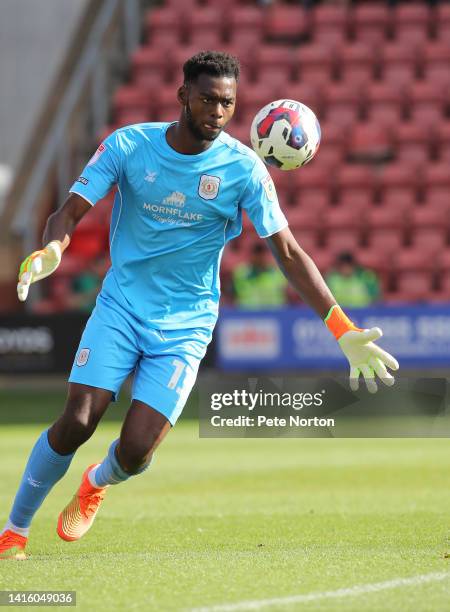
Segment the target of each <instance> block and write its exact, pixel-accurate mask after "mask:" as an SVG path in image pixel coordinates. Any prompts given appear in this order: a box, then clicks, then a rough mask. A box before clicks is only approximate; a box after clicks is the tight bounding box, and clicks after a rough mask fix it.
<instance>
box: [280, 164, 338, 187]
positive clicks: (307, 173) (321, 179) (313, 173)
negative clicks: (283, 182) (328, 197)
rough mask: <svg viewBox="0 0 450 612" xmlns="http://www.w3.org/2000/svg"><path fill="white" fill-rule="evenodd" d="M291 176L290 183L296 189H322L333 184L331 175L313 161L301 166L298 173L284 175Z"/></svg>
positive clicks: (326, 169) (327, 170)
mask: <svg viewBox="0 0 450 612" xmlns="http://www.w3.org/2000/svg"><path fill="white" fill-rule="evenodd" d="M286 174H289V175H292V177H291V181H292V184H293V185H294V186H295V188H296V189H300V190H302V189H322V188H324V187H330V186H331V185H332V184H333V178H334V177H333V173H330V171H329V169H328V168H326V167H323V166H321V165H320V164H317V163H316V160H313V161H312V162H310V163H309V164H307V165H306V166H303V168H301V170H299V171H298V172H289V173H286Z"/></svg>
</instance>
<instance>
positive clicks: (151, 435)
mask: <svg viewBox="0 0 450 612" xmlns="http://www.w3.org/2000/svg"><path fill="white" fill-rule="evenodd" d="M183 70H184V83H183V85H182V86H181V87H180V88H179V90H178V100H179V103H180V109H181V112H180V117H179V121H178V122H175V123H171V124H167V123H165V124H162V123H145V124H139V125H135V126H129V127H125V128H122V129H119V130H117V131H116V132H114V133H113V134H112V135H111V136H109V137H108V138H107V139H106V140H105V142H104V143H103V144H102V145H100V147H99V148H98V149H97V152H96V153H95V154H94V156H93V157H92V159H91V160H90V161H89V162H88V164H87V166H86V167H85V169H84V171H83V173H82V175H81V176H80V177H79V178H78V179H77V181H75V183H74V185H73V186H72V188H71V190H70V192H71V193H70V196H69V198H68V199H67V200H66V202H65V203H64V205H63V206H62V207H61V208H60V209H59V210H58V211H57V212H55V213H54V214H53V215H51V217H50V218H49V220H48V222H47V226H46V230H45V234H44V244H45V245H46V246H45V248H44V249H43V250H41V251H36V252H35V253H33V254H32V255H30V256H29V257H28V258H27V259H26V260H25V261H24V263H23V264H22V266H21V268H20V275H19V284H18V295H19V299H21V300H25V299H26V298H27V294H28V292H29V290H30V285H31V284H32V283H34V282H36V281H39V280H40V279H42V278H45V277H46V276H48V275H49V274H51V273H52V272H54V271H55V270H56V268H57V267H58V265H59V262H60V261H61V256H62V254H63V252H64V250H65V249H66V247H67V246H68V244H69V242H70V237H71V235H72V232H73V230H74V229H75V227H76V225H77V223H78V222H79V221H80V219H81V218H82V217H83V216H84V215H85V214H86V213H88V211H89V210H90V208H91V207H92V206H95V204H96V202H98V201H99V200H100V199H101V198H103V197H104V196H105V195H106V194H107V193H108V192H109V191H110V189H111V188H112V187H113V186H114V185H117V195H116V198H115V201H114V206H113V210H112V215H111V233H110V252H111V262H112V265H111V268H110V269H109V271H108V273H107V275H106V277H105V280H104V282H103V286H102V289H101V291H100V294H99V296H98V298H97V303H96V307H95V309H94V311H93V313H92V315H91V317H90V319H89V321H88V323H87V325H86V328H85V330H84V333H83V335H82V338H81V342H80V345H79V348H78V351H77V353H76V355H75V360H74V364H73V367H72V371H71V373H70V377H69V389H68V397H67V401H66V406H65V409H64V411H63V413H62V414H61V416H60V417H59V418H58V419H57V421H56V422H55V423H54V424H53V425H52V426H51V427H50V428H49V429H48V430H47V431H44V432H43V433H42V434H41V436H40V437H39V438H38V440H37V442H36V444H35V446H34V448H33V449H32V451H31V454H30V457H29V459H28V463H27V465H26V468H25V472H24V475H23V478H22V481H21V483H20V485H19V489H18V491H17V494H16V497H15V500H14V504H13V507H12V510H11V513H10V515H9V518H8V520H7V523H6V525H5V527H4V530H3V532H2V534H1V535H0V556H3V557H5V558H15V559H18V558H24V557H25V556H26V553H25V547H26V544H27V539H28V534H29V529H30V524H31V521H32V519H33V517H34V515H35V513H36V512H37V510H38V508H39V507H40V505H41V504H42V502H43V500H44V499H45V497H46V496H47V494H48V493H49V491H50V490H51V488H52V487H53V486H54V485H55V483H56V482H58V480H60V479H61V478H62V477H63V476H64V474H65V473H66V471H67V469H68V468H69V465H70V462H71V460H72V458H73V455H74V453H75V452H76V450H77V449H78V448H79V447H80V446H81V445H82V444H83V443H84V442H86V441H87V440H88V439H89V438H90V436H91V435H92V434H93V433H94V431H95V428H96V426H97V424H98V422H99V421H100V419H101V417H102V415H103V414H104V412H105V410H106V409H107V407H108V405H109V403H110V402H111V401H113V400H115V398H116V396H117V394H118V392H119V389H120V387H121V385H122V383H123V381H124V380H125V379H126V377H127V376H128V375H129V374H131V373H132V374H133V388H132V401H131V405H130V408H129V410H128V412H127V415H126V417H125V420H124V423H123V426H122V429H121V433H120V437H119V438H118V439H117V440H115V441H113V442H112V444H111V446H110V448H109V450H108V452H107V453H106V456H105V457H104V459H103V460H101V461H100V462H99V463H97V464H94V465H92V466H89V467H88V468H87V469H86V470H85V472H84V474H83V476H82V480H81V485H80V487H79V489H78V491H77V492H76V494H75V495H74V497H73V499H72V500H71V501H70V502H69V504H68V505H67V506H66V507H65V508H64V509H63V510H62V512H61V514H60V515H59V518H58V521H57V533H58V535H59V536H60V537H61V538H62V539H63V540H65V541H73V540H78V539H79V538H81V537H82V536H83V535H84V534H85V533H86V532H87V531H88V529H89V528H90V527H91V525H92V523H93V521H94V518H95V516H96V513H97V511H98V509H99V507H100V505H101V503H102V500H103V498H104V496H105V493H106V491H107V488H108V486H110V485H117V484H119V483H122V482H124V481H126V480H127V479H129V478H130V477H133V476H135V475H137V474H141V473H142V472H143V471H144V470H146V469H147V468H148V467H149V465H150V462H151V458H152V455H153V453H154V451H155V449H156V448H157V446H158V444H159V443H160V442H161V440H162V439H163V438H164V436H165V435H166V433H167V432H168V431H169V430H170V428H171V426H173V425H175V423H176V421H177V419H178V417H179V415H180V413H181V411H182V409H183V407H184V404H185V402H186V400H187V397H188V395H189V393H190V391H191V389H192V386H193V384H194V382H195V379H196V375H197V370H198V366H199V363H200V361H201V359H202V358H203V356H204V354H205V352H206V348H207V345H208V343H209V342H210V340H211V334H212V330H213V328H214V325H215V323H216V319H217V314H218V302H219V294H220V291H219V281H218V278H219V262H220V258H221V255H222V251H223V248H224V246H225V244H226V243H227V242H228V241H229V240H231V239H232V238H234V237H236V236H237V235H239V233H240V232H241V229H242V211H243V210H245V211H246V212H247V214H248V216H249V217H250V219H251V221H252V223H253V225H254V226H255V228H256V230H257V232H258V234H259V236H260V237H261V238H263V239H264V240H266V242H267V244H268V245H269V247H270V248H271V250H272V252H273V254H274V256H275V258H276V260H277V262H278V264H279V266H280V268H281V270H282V272H283V273H284V274H285V276H286V278H287V279H288V281H289V282H290V283H291V285H292V286H293V287H294V288H295V289H296V290H297V291H298V293H299V294H300V295H301V297H302V298H303V300H304V301H305V302H306V303H308V304H309V305H310V306H311V307H312V308H313V309H314V310H315V311H316V312H317V314H318V315H319V316H320V317H321V318H322V319H323V320H324V321H325V324H326V326H327V327H328V329H329V330H330V332H331V333H332V334H333V336H334V337H335V338H336V340H337V342H338V343H339V345H340V347H341V349H342V351H343V353H344V355H345V356H346V357H347V359H348V361H349V364H350V382H351V386H352V388H353V389H356V388H357V385H358V379H359V377H360V374H362V375H363V377H364V378H365V380H366V383H367V387H368V389H369V391H371V392H373V391H376V388H377V383H376V380H375V377H376V376H378V377H379V378H380V379H381V380H382V381H383V382H384V383H385V384H387V385H391V384H393V382H394V379H393V377H392V375H391V374H390V373H389V372H388V370H387V368H390V369H392V370H396V369H397V368H398V364H397V362H396V360H395V359H394V358H393V357H392V356H391V355H389V354H388V353H386V352H385V351H383V350H382V349H381V348H380V347H379V346H377V345H376V344H375V343H374V341H376V340H377V339H378V338H380V336H381V331H380V330H379V329H378V328H373V329H367V330H361V329H358V328H357V327H356V326H355V325H354V324H353V323H352V322H351V321H350V320H349V319H348V318H347V316H346V315H345V314H344V312H343V311H342V310H341V308H339V306H338V305H337V304H336V301H335V299H334V298H333V295H332V294H331V293H330V291H329V289H328V287H327V286H326V284H325V282H324V280H323V279H322V277H321V275H320V273H319V271H318V269H317V267H316V266H315V264H314V262H313V261H312V260H311V258H310V257H309V256H308V255H307V254H306V253H305V252H304V251H303V250H302V249H301V247H300V246H299V245H298V244H297V242H296V240H295V239H294V237H293V235H292V234H291V232H290V230H289V228H288V223H287V221H286V218H285V216H284V215H283V213H282V211H281V209H280V206H279V204H278V200H277V196H276V193H275V189H274V187H273V183H272V180H271V178H270V176H269V175H268V173H267V170H266V168H265V166H264V164H263V163H262V162H261V161H260V160H259V158H258V157H257V156H256V154H255V153H254V152H253V151H251V150H250V149H249V148H248V147H245V146H244V145H242V144H241V143H239V142H238V141H236V140H235V139H233V138H231V137H230V136H228V135H227V134H225V133H223V129H224V128H225V126H226V124H227V123H228V121H229V120H230V119H231V118H232V116H233V113H234V108H235V101H236V87H237V81H238V77H239V64H238V62H237V60H236V58H234V57H232V56H230V55H228V54H226V53H218V52H202V53H200V54H198V55H196V56H194V57H192V58H191V59H190V60H188V61H187V62H186V64H185V65H184V67H183Z"/></svg>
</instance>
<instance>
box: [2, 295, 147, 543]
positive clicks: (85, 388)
mask: <svg viewBox="0 0 450 612" xmlns="http://www.w3.org/2000/svg"><path fill="white" fill-rule="evenodd" d="M138 357H139V350H138V348H137V342H136V334H135V332H134V329H133V327H132V325H131V324H130V321H129V316H128V314H127V313H124V312H123V311H121V310H120V308H118V307H116V306H114V307H112V306H111V304H110V303H109V302H108V301H106V300H102V299H101V297H99V299H98V301H97V306H96V308H95V310H94V312H93V314H92V316H91V317H90V319H89V321H88V323H87V325H86V328H85V330H84V332H83V336H82V338H81V341H80V346H79V349H78V351H77V354H76V357H75V361H74V364H73V367H72V371H71V374H70V378H69V381H70V383H71V384H70V386H69V397H68V400H67V405H66V409H65V410H64V413H63V414H62V415H61V417H60V418H59V419H58V420H57V422H56V423H55V424H54V425H53V426H52V427H51V428H50V430H49V432H48V433H47V432H44V433H43V434H42V435H41V436H40V438H39V440H38V442H37V443H36V446H35V448H34V449H33V451H32V454H31V457H30V460H29V462H28V464H27V468H26V470H25V473H24V477H23V479H22V483H21V486H20V488H19V493H18V496H17V498H16V502H17V503H16V502H15V504H14V507H13V512H12V514H11V518H10V522H8V524H7V526H6V530H7V531H10V529H9V528H10V527H11V526H13V531H14V529H15V532H16V533H17V535H20V536H22V537H26V536H27V535H28V529H29V524H30V521H31V518H32V516H33V515H34V513H35V512H36V510H37V509H38V508H39V506H40V504H41V503H42V501H43V499H44V498H45V496H46V495H47V493H48V492H49V490H50V488H51V487H52V486H53V484H55V482H57V481H58V480H59V479H60V478H62V476H63V475H64V474H65V473H66V471H67V469H68V467H69V465H70V462H71V460H72V457H73V454H74V452H75V450H76V449H77V448H78V446H80V444H82V443H83V442H85V441H86V440H87V439H88V438H89V437H90V436H91V435H92V433H93V432H94V430H95V427H96V425H97V423H98V421H99V420H100V418H101V416H102V415H103V413H104V411H105V410H106V407H107V406H108V404H109V402H110V401H111V399H112V398H115V396H116V394H117V392H118V390H119V389H120V386H121V385H122V383H123V381H124V380H125V378H126V377H127V375H128V374H129V373H130V372H131V371H132V370H133V369H134V367H135V365H136V361H137V359H138ZM36 465H38V466H39V469H37V468H36ZM46 465H49V466H50V471H51V475H50V476H48V475H47V474H46V473H44V472H45V466H46ZM31 466H33V469H30V468H31ZM42 466H44V467H42ZM30 474H31V478H29V476H30ZM22 493H24V494H23V495H22ZM30 500H32V501H31V502H30ZM16 508H17V509H18V512H16V511H15V509H16ZM0 538H1V536H0ZM0 546H1V540H0ZM5 546H7V545H6V544H5ZM8 546H9V545H8ZM0 551H1V548H0Z"/></svg>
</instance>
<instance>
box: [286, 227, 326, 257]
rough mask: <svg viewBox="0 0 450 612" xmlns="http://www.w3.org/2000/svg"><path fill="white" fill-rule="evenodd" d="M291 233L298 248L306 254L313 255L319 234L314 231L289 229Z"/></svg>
mask: <svg viewBox="0 0 450 612" xmlns="http://www.w3.org/2000/svg"><path fill="white" fill-rule="evenodd" d="M289 227H290V228H291V231H292V233H293V234H294V237H295V239H296V240H297V242H298V244H299V245H300V247H301V248H302V249H303V250H304V251H306V252H307V253H308V254H311V253H314V252H315V251H316V250H317V248H318V247H319V244H320V240H319V234H318V232H317V231H316V230H314V231H313V230H308V229H302V228H301V227H294V228H293V227H291V225H290V224H289Z"/></svg>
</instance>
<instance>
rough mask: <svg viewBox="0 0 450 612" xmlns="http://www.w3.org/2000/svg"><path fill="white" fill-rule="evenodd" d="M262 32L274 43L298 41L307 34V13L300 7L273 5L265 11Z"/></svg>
mask: <svg viewBox="0 0 450 612" xmlns="http://www.w3.org/2000/svg"><path fill="white" fill-rule="evenodd" d="M264 31H265V35H266V37H267V38H268V39H271V40H274V41H298V40H300V39H301V38H302V37H304V36H305V35H307V34H308V31H309V16H308V13H307V11H305V10H304V9H302V8H301V7H300V6H286V5H283V4H273V5H271V6H270V7H269V8H268V9H266V11H265V14H264Z"/></svg>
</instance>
